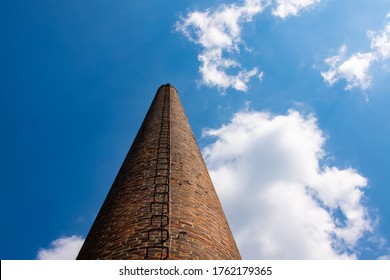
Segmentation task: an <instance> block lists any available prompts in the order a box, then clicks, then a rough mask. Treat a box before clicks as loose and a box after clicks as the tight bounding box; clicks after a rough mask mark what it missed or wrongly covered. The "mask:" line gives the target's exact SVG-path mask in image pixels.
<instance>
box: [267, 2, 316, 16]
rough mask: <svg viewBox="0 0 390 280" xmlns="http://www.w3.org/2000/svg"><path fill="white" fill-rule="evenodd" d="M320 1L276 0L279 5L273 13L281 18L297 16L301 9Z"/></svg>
mask: <svg viewBox="0 0 390 280" xmlns="http://www.w3.org/2000/svg"><path fill="white" fill-rule="evenodd" d="M320 1H321V0H275V2H276V5H277V6H276V8H275V9H274V10H273V11H272V13H273V14H274V15H275V16H278V17H281V18H286V17H288V16H296V15H297V14H298V13H299V12H300V11H301V10H303V9H307V8H309V7H310V6H313V5H314V4H318V3H319V2H320Z"/></svg>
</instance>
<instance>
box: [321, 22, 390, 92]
mask: <svg viewBox="0 0 390 280" xmlns="http://www.w3.org/2000/svg"><path fill="white" fill-rule="evenodd" d="M387 17H389V16H387ZM367 35H368V37H369V38H370V39H371V45H370V51H368V52H357V53H353V54H351V55H349V56H347V55H346V49H347V48H346V46H345V45H343V46H342V47H341V48H340V51H339V53H338V54H337V55H335V56H332V57H328V58H326V59H325V63H326V64H327V65H328V66H329V69H328V70H327V71H323V72H321V75H322V77H323V78H324V81H325V82H326V83H327V84H329V85H330V86H333V85H334V84H335V83H337V82H338V81H340V80H345V81H346V86H345V89H346V90H351V89H353V88H360V89H362V90H365V89H368V88H369V87H370V85H371V81H372V77H371V75H370V74H369V69H370V67H371V65H372V64H373V63H374V62H382V61H384V60H386V59H388V58H390V23H389V24H387V25H386V26H385V28H384V29H382V30H379V31H368V32H367Z"/></svg>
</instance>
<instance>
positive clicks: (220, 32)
mask: <svg viewBox="0 0 390 280" xmlns="http://www.w3.org/2000/svg"><path fill="white" fill-rule="evenodd" d="M263 3H265V2H264V1H262V0H246V1H245V2H244V3H243V4H242V5H241V6H239V5H237V4H231V5H222V6H220V7H219V8H218V9H217V10H216V11H213V12H212V11H210V10H206V11H204V12H199V11H195V12H190V13H189V14H188V15H187V16H186V17H185V18H182V19H181V21H179V22H177V23H176V30H177V31H181V32H182V33H183V34H184V35H185V36H186V37H187V38H188V39H189V40H190V41H192V42H194V43H196V44H198V45H200V46H201V47H202V52H201V53H200V54H199V56H198V59H199V61H200V62H201V66H200V68H199V71H200V73H201V74H202V82H203V83H204V84H205V85H208V86H216V87H219V88H221V89H223V90H225V89H227V88H230V87H232V88H234V89H236V90H239V91H246V90H247V84H248V82H249V80H250V78H252V77H253V76H256V75H259V74H260V72H259V70H258V68H256V67H255V68H253V69H251V70H246V69H244V68H243V67H242V66H241V65H240V64H239V63H238V62H237V61H236V60H235V59H233V58H226V54H233V53H238V52H239V50H240V48H239V45H240V43H241V25H242V23H245V22H250V21H252V19H253V16H255V15H256V14H258V13H260V12H262V10H263V8H264V5H265V4H263ZM228 70H230V71H233V70H235V72H236V74H227V71H228Z"/></svg>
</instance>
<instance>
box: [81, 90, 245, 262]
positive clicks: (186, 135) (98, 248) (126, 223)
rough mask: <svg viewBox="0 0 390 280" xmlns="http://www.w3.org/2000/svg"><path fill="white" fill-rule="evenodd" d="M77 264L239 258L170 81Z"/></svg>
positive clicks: (158, 96)
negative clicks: (103, 261)
mask: <svg viewBox="0 0 390 280" xmlns="http://www.w3.org/2000/svg"><path fill="white" fill-rule="evenodd" d="M77 259H117V260H119V259H129V260H130V259H132V260H135V259H154V260H160V259H170V260H191V259H202V260H206V259H211V260H218V259H224V260H228V259H241V257H240V253H239V251H238V249H237V246H236V243H235V241H234V238H233V235H232V233H231V230H230V228H229V225H228V222H227V220H226V217H225V215H224V212H223V210H222V206H221V203H220V201H219V199H218V196H217V194H216V192H215V189H214V186H213V184H212V182H211V179H210V176H209V173H208V171H207V168H206V165H205V163H204V161H203V158H202V155H201V153H200V151H199V148H198V145H197V143H196V140H195V138H194V135H193V133H192V130H191V127H190V125H189V123H188V120H187V117H186V115H185V113H184V110H183V107H182V105H181V102H180V100H179V96H178V93H177V91H176V89H175V88H174V87H173V86H171V85H170V84H165V85H162V86H161V87H160V88H159V89H158V90H157V93H156V95H155V97H154V100H153V102H152V104H151V106H150V108H149V111H148V113H147V115H146V117H145V119H144V121H143V123H142V126H141V128H140V130H139V132H138V134H137V136H136V138H135V140H134V143H133V145H132V146H131V148H130V150H129V152H128V154H127V156H126V158H125V160H124V162H123V164H122V166H121V168H120V170H119V172H118V175H117V177H116V178H115V181H114V183H113V185H112V187H111V189H110V191H109V193H108V195H107V197H106V199H105V201H104V203H103V205H102V207H101V209H100V211H99V213H98V215H97V217H96V219H95V221H94V223H93V225H92V228H91V229H90V231H89V233H88V236H87V238H86V240H85V242H84V245H83V246H82V248H81V250H80V252H79V255H78V257H77Z"/></svg>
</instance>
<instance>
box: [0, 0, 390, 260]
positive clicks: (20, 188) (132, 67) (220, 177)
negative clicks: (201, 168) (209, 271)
mask: <svg viewBox="0 0 390 280" xmlns="http://www.w3.org/2000/svg"><path fill="white" fill-rule="evenodd" d="M0 21H1V25H0V26H1V27H0V36H1V41H2V43H1V44H0V119H1V122H0V133H1V137H0V147H1V148H0V149H1V157H0V188H1V193H2V195H1V196H0V215H1V216H0V217H1V225H2V226H1V231H0V258H1V259H35V258H70V257H72V256H73V255H74V252H75V251H77V248H78V246H79V245H80V244H81V242H82V239H83V238H85V236H86V234H87V233H88V230H89V228H90V226H91V224H92V222H93V220H94V217H95V215H96V213H97V211H98V209H99V208H100V205H101V204H102V202H103V200H104V198H105V196H106V194H107V192H108V189H109V187H110V186H111V184H112V182H113V180H114V178H115V176H116V173H117V171H118V170H119V167H120V165H121V163H122V161H123V159H124V157H125V155H126V153H127V151H128V149H129V147H130V145H131V143H132V141H133V139H134V137H135V134H136V133H137V131H138V128H139V126H140V125H141V122H142V120H143V118H144V116H145V114H146V111H147V109H148V107H149V105H150V103H151V100H152V98H153V96H154V94H155V92H156V90H157V88H158V87H159V86H160V85H161V84H163V83H166V82H169V83H171V84H173V85H174V86H175V87H176V88H177V89H178V91H179V95H180V98H181V100H182V103H183V106H184V109H185V111H186V113H187V116H188V118H189V121H190V124H191V126H192V128H193V131H194V134H195V137H196V139H197V141H198V143H199V145H200V148H201V149H202V152H203V154H204V156H205V161H206V163H207V165H208V167H209V170H210V174H211V176H212V178H213V181H214V183H215V187H216V189H217V192H218V194H219V196H220V199H221V201H222V204H223V207H224V209H225V212H226V215H227V217H228V220H229V223H230V225H231V228H232V230H233V233H234V235H235V238H236V241H237V243H238V246H239V249H240V251H241V254H242V255H243V257H244V258H247V259H260V258H265V259H340V258H341V259H342V258H357V259H378V258H382V259H386V258H389V257H390V244H389V242H390V216H389V215H390V208H389V203H388V198H389V197H390V191H389V188H390V187H389V185H390V173H389V172H388V169H389V168H390V163H389V160H388V158H389V154H390V150H389V145H388V143H389V142H390V133H389V132H390V125H389V122H388V120H389V119H390V110H388V108H387V107H386V106H387V105H388V104H389V101H390V96H389V91H390V86H389V83H388V80H389V77H390V4H389V2H388V1H385V0H376V1H363V0H358V1H356V0H355V1H352V0H342V1H336V0H301V1H297V0H295V1H294V0H273V1H271V0H270V1H260V0H246V1H239V0H237V1H222V0H211V1H207V2H199V1H182V0H180V1H176V0H173V1H169V3H168V2H166V3H165V2H163V1H156V0H152V1H123V0H118V1H106V0H94V1H90V0H84V1H73V0H70V1H50V0H40V1H20V0H12V1H8V0H3V1H1V3H0ZM243 217H245V218H243ZM72 254H73V255H72Z"/></svg>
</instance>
